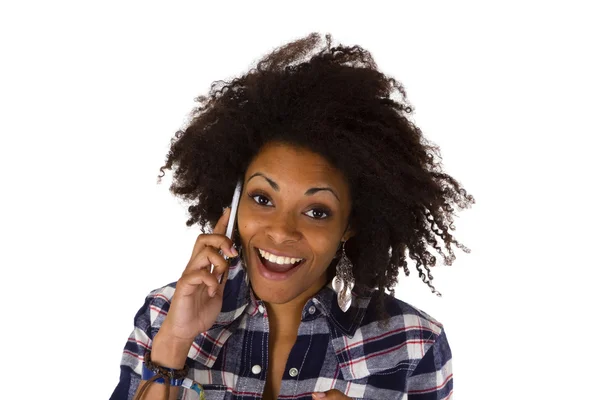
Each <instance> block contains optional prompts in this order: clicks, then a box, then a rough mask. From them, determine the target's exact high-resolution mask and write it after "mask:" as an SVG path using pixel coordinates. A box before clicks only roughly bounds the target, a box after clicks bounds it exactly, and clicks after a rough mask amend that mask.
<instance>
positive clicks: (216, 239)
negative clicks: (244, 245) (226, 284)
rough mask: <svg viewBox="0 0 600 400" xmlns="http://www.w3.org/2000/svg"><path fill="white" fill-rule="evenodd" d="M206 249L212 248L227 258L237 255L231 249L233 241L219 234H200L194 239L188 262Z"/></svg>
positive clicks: (233, 249) (232, 248)
mask: <svg viewBox="0 0 600 400" xmlns="http://www.w3.org/2000/svg"><path fill="white" fill-rule="evenodd" d="M206 247H214V248H217V249H219V250H221V251H222V252H223V254H225V255H226V256H228V257H235V256H237V255H238V252H237V250H236V249H235V248H234V247H233V241H232V240H231V239H229V238H228V237H227V236H225V235H220V234H206V235H205V234H201V235H198V238H196V243H195V244H194V250H193V251H192V256H191V257H190V260H191V259H193V258H194V257H196V255H198V253H200V251H202V249H204V248H206Z"/></svg>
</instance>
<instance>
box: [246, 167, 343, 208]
mask: <svg viewBox="0 0 600 400" xmlns="http://www.w3.org/2000/svg"><path fill="white" fill-rule="evenodd" d="M256 176H262V177H263V178H265V180H266V181H267V182H269V185H271V187H272V188H273V190H275V191H276V192H279V185H278V184H277V182H275V181H274V180H272V179H271V178H269V177H267V176H266V175H265V174H263V173H262V172H257V173H255V174H252V176H251V177H250V178H248V180H247V181H246V183H248V182H250V180H251V179H252V178H254V177H256ZM323 190H325V191H328V192H331V193H332V194H333V195H334V196H335V198H336V199H337V200H338V201H339V202H340V203H341V201H340V198H339V197H338V195H337V194H336V193H335V192H334V191H333V189H331V188H329V187H314V188H310V189H308V190H307V191H306V192H304V195H305V196H312V195H313V194H315V193H317V192H320V191H323Z"/></svg>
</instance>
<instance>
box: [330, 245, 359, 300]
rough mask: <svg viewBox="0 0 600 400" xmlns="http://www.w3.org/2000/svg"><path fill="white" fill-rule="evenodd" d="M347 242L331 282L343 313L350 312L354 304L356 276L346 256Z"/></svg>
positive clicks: (343, 246)
mask: <svg viewBox="0 0 600 400" xmlns="http://www.w3.org/2000/svg"><path fill="white" fill-rule="evenodd" d="M345 246H346V242H345V241H344V242H342V258H340V261H339V262H338V264H337V266H336V268H335V271H336V273H335V276H334V277H333V281H332V282H331V286H333V290H334V291H335V292H336V293H337V300H338V305H339V306H340V308H341V310H342V311H343V312H346V311H348V309H349V308H350V304H352V289H353V288H354V276H353V275H352V262H351V261H350V259H349V258H348V256H347V255H346V248H345Z"/></svg>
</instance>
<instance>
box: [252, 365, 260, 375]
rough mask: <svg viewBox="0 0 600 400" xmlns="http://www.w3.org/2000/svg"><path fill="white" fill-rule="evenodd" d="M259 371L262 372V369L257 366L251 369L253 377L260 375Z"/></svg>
mask: <svg viewBox="0 0 600 400" xmlns="http://www.w3.org/2000/svg"><path fill="white" fill-rule="evenodd" d="M260 371H262V368H261V367H260V365H258V364H257V365H255V366H253V367H252V373H253V374H254V375H258V374H260Z"/></svg>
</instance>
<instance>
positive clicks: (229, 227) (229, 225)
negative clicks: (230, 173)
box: [225, 179, 242, 239]
mask: <svg viewBox="0 0 600 400" xmlns="http://www.w3.org/2000/svg"><path fill="white" fill-rule="evenodd" d="M241 195H242V180H241V179H239V180H238V181H237V185H235V190H234V192H233V200H231V214H229V221H228V222H227V231H226V232H225V236H227V237H228V238H229V239H231V237H232V236H233V227H234V225H235V216H236V215H237V209H238V205H239V204H240V197H241Z"/></svg>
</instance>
